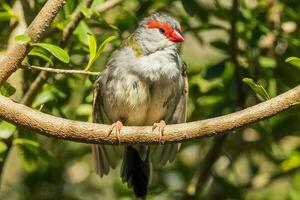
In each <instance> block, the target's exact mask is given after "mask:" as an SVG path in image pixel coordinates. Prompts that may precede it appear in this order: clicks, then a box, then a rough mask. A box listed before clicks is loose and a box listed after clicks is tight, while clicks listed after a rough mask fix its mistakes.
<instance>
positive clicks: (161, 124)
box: [152, 120, 167, 144]
mask: <svg viewBox="0 0 300 200" xmlns="http://www.w3.org/2000/svg"><path fill="white" fill-rule="evenodd" d="M166 126H167V125H166V122H165V121H164V120H160V122H159V123H154V124H153V126H152V131H154V130H155V129H156V128H158V133H159V143H161V144H163V142H162V136H163V135H164V129H165V127H166Z"/></svg>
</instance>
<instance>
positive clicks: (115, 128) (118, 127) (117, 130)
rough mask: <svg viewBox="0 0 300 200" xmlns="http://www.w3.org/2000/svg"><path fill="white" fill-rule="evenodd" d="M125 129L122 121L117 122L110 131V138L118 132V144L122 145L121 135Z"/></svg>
mask: <svg viewBox="0 0 300 200" xmlns="http://www.w3.org/2000/svg"><path fill="white" fill-rule="evenodd" d="M122 127H123V123H122V122H121V121H116V122H115V123H113V124H112V125H111V130H110V131H109V133H108V135H107V137H108V136H110V134H111V133H112V132H113V131H114V130H116V135H117V138H118V143H119V144H120V142H121V140H120V135H121V134H120V133H121V128H122Z"/></svg>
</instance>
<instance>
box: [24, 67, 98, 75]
mask: <svg viewBox="0 0 300 200" xmlns="http://www.w3.org/2000/svg"><path fill="white" fill-rule="evenodd" d="M22 67H23V68H25V69H36V70H39V71H46V72H52V73H56V74H82V75H93V76H97V75H99V74H100V72H90V71H84V70H74V69H57V68H50V67H40V66H34V65H30V66H25V65H22Z"/></svg>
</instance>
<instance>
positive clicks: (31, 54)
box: [28, 49, 54, 66]
mask: <svg viewBox="0 0 300 200" xmlns="http://www.w3.org/2000/svg"><path fill="white" fill-rule="evenodd" d="M28 55H29V56H37V57H39V58H41V59H43V60H45V61H46V62H47V63H49V64H50V65H51V66H53V65H54V64H53V62H52V60H51V59H50V58H49V57H48V56H47V55H45V54H43V52H41V51H38V50H36V49H33V50H31V51H30V52H29V54H28Z"/></svg>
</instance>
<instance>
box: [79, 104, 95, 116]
mask: <svg viewBox="0 0 300 200" xmlns="http://www.w3.org/2000/svg"><path fill="white" fill-rule="evenodd" d="M92 112H93V107H92V105H91V104H80V106H79V107H78V108H77V109H76V115H78V116H89V115H91V113H92Z"/></svg>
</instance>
